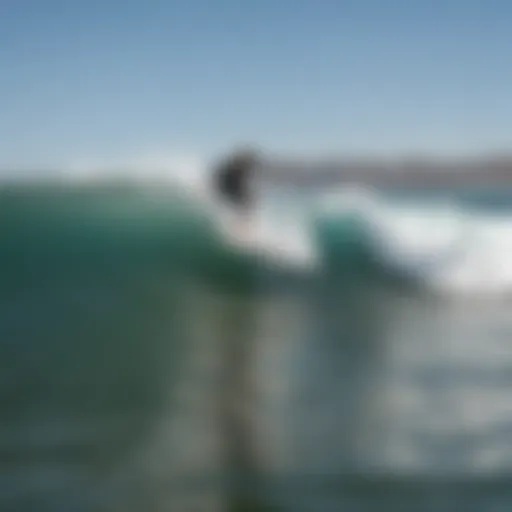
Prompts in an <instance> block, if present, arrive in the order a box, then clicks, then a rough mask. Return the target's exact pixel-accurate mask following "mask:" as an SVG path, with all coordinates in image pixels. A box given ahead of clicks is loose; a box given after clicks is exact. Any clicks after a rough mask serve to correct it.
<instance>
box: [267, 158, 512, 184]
mask: <svg viewBox="0 0 512 512" xmlns="http://www.w3.org/2000/svg"><path fill="white" fill-rule="evenodd" d="M263 172H264V173H265V174H268V176H269V178H270V179H271V180H272V181H283V182H285V181H286V182H292V183H293V184H296V185H309V186H316V185H318V186H320V185H329V184H337V183H340V184H341V183H354V184H363V185H375V186H400V187H403V186H414V187H418V186H427V187H431V186H434V187H435V186H443V187H445V186H461V185H463V186H497V185H506V186H512V157H511V158H509V159H501V158H500V159H491V158H485V159H472V160H469V159H464V160H463V159H458V160H455V159H450V160H444V161H443V160H441V159H438V160H434V159H431V160H428V161H427V160H423V161H420V160H414V161H413V160H405V159H394V160H391V159H389V160H384V159H383V160H378V159H372V160H370V159H351V160H350V161H343V160H341V159H340V160H339V161H334V160H329V161H327V160H321V159H318V160H316V161H315V160H313V159H311V160H309V161H299V160H297V161H294V162H292V161H285V160H280V161H276V162H273V163H272V164H271V165H266V166H265V168H264V171H263Z"/></svg>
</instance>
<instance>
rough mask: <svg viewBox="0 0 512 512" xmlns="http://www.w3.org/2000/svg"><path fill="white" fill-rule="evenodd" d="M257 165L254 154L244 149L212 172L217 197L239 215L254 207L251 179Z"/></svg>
mask: <svg viewBox="0 0 512 512" xmlns="http://www.w3.org/2000/svg"><path fill="white" fill-rule="evenodd" d="M257 163H258V158H257V156H256V152H255V151H251V150H247V149H246V150H241V151H237V152H235V153H234V154H233V155H231V156H230V157H228V158H227V159H225V160H224V161H222V162H221V163H220V164H219V165H218V166H217V168H216V169H215V170H214V176H213V180H214V183H213V186H214V189H215V191H216V193H217V195H218V196H219V197H220V199H221V200H222V201H223V202H225V203H227V204H228V205H230V206H231V207H233V208H234V209H235V210H237V211H238V212H240V213H244V214H247V213H249V211H250V210H251V208H252V207H253V206H254V204H253V202H254V197H253V194H252V191H251V179H252V176H253V174H254V169H255V167H256V165H257Z"/></svg>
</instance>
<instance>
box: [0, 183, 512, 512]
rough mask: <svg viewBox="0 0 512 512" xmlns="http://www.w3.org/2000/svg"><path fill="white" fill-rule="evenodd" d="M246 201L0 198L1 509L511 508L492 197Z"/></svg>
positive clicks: (101, 190)
mask: <svg viewBox="0 0 512 512" xmlns="http://www.w3.org/2000/svg"><path fill="white" fill-rule="evenodd" d="M261 197H262V203H261V208H260V209H259V210H258V211H257V212H255V213H254V215H253V216H251V217H250V218H248V219H243V220H242V221H241V220H240V218H238V217H237V216H234V215H233V214H232V212H230V211H228V210H226V209H224V208H223V207H222V205H219V204H218V202H217V201H216V200H215V198H214V197H212V196H211V194H209V192H208V190H207V189H206V187H205V186H204V185H201V183H200V182H196V183H195V184H185V183H183V182H182V183H176V182H170V181H167V182H166V183H156V184H155V183H151V182H143V181H138V182H137V183H136V184H134V183H130V182H125V183H120V182H115V183H112V182H111V183H106V182H105V181H104V180H99V179H94V180H92V179H91V180H89V181H85V180H84V182H82V183H80V184H78V183H69V182H68V181H61V182H56V181H53V182H47V183H39V184H34V183H29V182H27V183H23V184H13V183H11V184H4V185H3V187H2V188H1V189H0V234H1V240H2V249H1V251H0V279H1V283H2V286H1V288H0V304H1V309H0V398H1V401H2V404H3V412H4V421H3V424H2V426H1V428H0V509H1V510H13V511H17V510H19V511H28V510H34V509H37V510H77V511H78V510H84V511H86V510H106V511H114V510H125V511H131V510H133V511H139V510H147V511H149V512H152V511H153V510H154V511H157V510H162V509H164V510H189V509H197V510H205V511H212V512H213V511H214V510H223V509H224V508H226V509H231V510H249V509H250V510H269V509H277V510H286V511H287V510H290V511H294V512H295V511H297V510H304V511H315V512H316V511H320V512H324V511H325V512H327V511H329V510H342V509H343V510H345V509H347V510H351V509H357V510H364V511H376V510H379V511H382V510H390V511H391V510H398V509H404V510H405V509H407V510H425V511H429V512H430V511H436V512H437V511H451V510H454V509H457V510H459V509H460V510H471V509H472V510H491V509H496V510H501V509H503V510H509V509H510V508H511V507H512V493H511V491H510V489H511V488H510V485H509V476H510V474H511V470H512V457H511V454H510V446H511V445H512V437H511V435H510V428H509V425H508V423H509V420H510V418H509V417H508V416H507V415H508V414H509V410H510V405H509V404H510V393H511V392H512V382H511V380H510V375H511V374H512V373H511V371H510V370H511V368H512V360H511V358H510V350H509V348H508V342H509V340H508V337H509V336H508V333H510V329H512V323H511V321H510V314H509V312H508V310H507V306H506V302H504V301H500V300H493V301H491V300H488V301H484V302H481V301H478V303H477V305H476V306H475V305H474V304H473V302H472V301H467V300H465V299H466V298H468V297H486V298H489V297H492V298H501V297H503V295H504V294H505V293H506V292H507V291H508V289H509V287H510V286H511V285H512V271H511V270H510V269H511V266H510V263H509V258H508V248H509V245H510V244H512V229H511V228H510V221H512V219H511V218H510V215H511V214H510V213H508V203H507V201H506V198H505V197H501V201H500V204H499V208H498V207H497V203H498V202H497V200H496V197H495V196H493V195H491V194H489V195H488V197H484V196H483V195H478V194H476V195H475V194H469V193H465V194H462V193H461V192H460V191H459V192H456V193H455V192H453V191H440V192H439V193H438V194H436V195H427V194H426V193H418V194H417V196H416V197H413V196H411V195H403V194H402V195H400V194H397V193H393V194H392V193H383V192H377V191H374V190H371V189H365V188H357V187H352V188H345V189H340V190H339V191H330V192H329V194H326V193H324V192H322V191H320V192H315V193H311V192H308V193H307V194H302V193H301V195H299V192H294V193H288V192H287V191H283V190H264V191H262V196H261ZM510 197H511V198H512V194H511V195H510ZM510 204H512V199H511V200H510ZM245 223H247V224H245ZM246 225H250V226H251V230H250V232H249V235H248V234H247V233H248V230H246V229H245V226H246ZM244 237H245V238H244ZM448 297H449V298H451V299H455V300H446V298H448ZM459 299H461V300H459ZM238 477H240V478H239V479H238ZM471 507H473V508H471Z"/></svg>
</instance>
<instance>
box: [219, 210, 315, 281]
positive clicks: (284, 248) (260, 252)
mask: <svg viewBox="0 0 512 512" xmlns="http://www.w3.org/2000/svg"><path fill="white" fill-rule="evenodd" d="M218 226H219V229H220V232H221V234H222V238H223V240H224V241H225V243H226V244H227V245H228V247H229V248H231V249H232V250H233V251H235V252H238V253H241V254H244V255H246V256H250V257H257V258H261V259H262V262H265V263H269V264H274V265H279V266H281V267H290V268H293V269H294V270H302V271H313V270H315V269H316V268H317V267H318V264H319V257H318V254H317V251H316V250H315V247H314V245H313V243H312V241H311V239H310V238H309V236H308V233H307V230H306V228H303V229H301V228H298V227H295V228H294V229H292V228H291V227H290V226H279V222H278V221H276V222H275V223H274V225H273V227H272V228H269V224H266V225H262V223H261V222H260V219H259V218H258V216H257V215H248V216H241V215H239V214H238V213H237V212H231V211H223V212H222V213H221V214H220V215H219V222H218Z"/></svg>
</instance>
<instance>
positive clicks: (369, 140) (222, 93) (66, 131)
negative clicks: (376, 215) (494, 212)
mask: <svg viewBox="0 0 512 512" xmlns="http://www.w3.org/2000/svg"><path fill="white" fill-rule="evenodd" d="M511 26H512V2H510V1H509V0H501V1H500V0H480V1H475V0H430V1H427V0H425V1H422V0H181V1H178V0H1V1H0V70H1V72H0V141H1V144H0V167H6V166H27V165H28V166H36V165H38V164H40V165H49V164H53V163H64V162H70V161H73V160H74V159H84V158H103V157H112V156H115V157H119V156H122V155H136V154H139V153H140V154H142V153H151V152H152V151H153V152H160V153H161V152H166V151H169V152H178V153H183V154H201V155H210V154H215V153H216V152H218V151H222V150H225V149H228V148H229V147H230V146H231V145H232V144H235V143H237V142H254V143H258V144H260V145H261V146H262V147H263V148H268V149H269V150H271V151H282V152H297V153H317V152H324V151H328V152H330V153H343V152H350V153H354V152H366V151H377V152H401V151H406V152H411V151H427V152H428V151H435V152H457V153H458V152H474V151H480V150H483V151H486V150H494V149H500V150H502V149H507V147H510V141H511V140H512V138H511V137H512V61H511V57H510V55H511V51H512V30H510V27H511Z"/></svg>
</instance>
